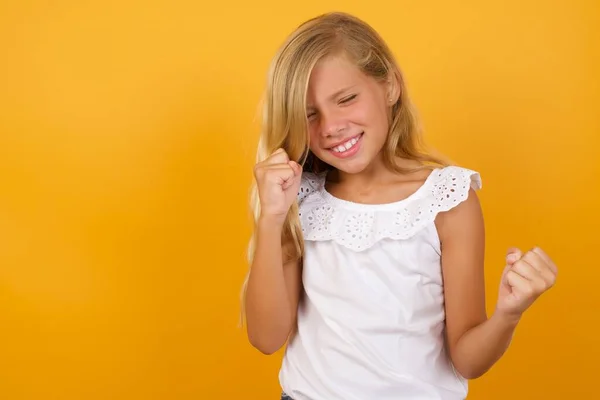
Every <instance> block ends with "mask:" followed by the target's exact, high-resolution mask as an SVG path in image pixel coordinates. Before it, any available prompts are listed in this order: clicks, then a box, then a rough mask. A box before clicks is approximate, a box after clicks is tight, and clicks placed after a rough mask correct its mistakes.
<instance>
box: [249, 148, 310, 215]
mask: <svg viewBox="0 0 600 400" xmlns="http://www.w3.org/2000/svg"><path fill="white" fill-rule="evenodd" d="M254 177H255V179H256V183H257V186H258V196H259V199H260V208H261V216H267V217H274V218H276V219H281V222H283V221H284V220H285V217H286V215H287V212H288V210H289V209H290V206H291V205H292V203H293V202H294V200H295V199H296V197H297V196H298V190H299V189H300V180H301V177H302V167H301V166H300V165H299V164H298V163H296V162H295V161H290V158H289V157H288V155H287V153H286V152H285V150H283V149H278V150H276V151H275V152H274V153H273V154H271V156H269V158H267V159H266V160H264V161H262V162H260V163H258V164H256V166H255V167H254Z"/></svg>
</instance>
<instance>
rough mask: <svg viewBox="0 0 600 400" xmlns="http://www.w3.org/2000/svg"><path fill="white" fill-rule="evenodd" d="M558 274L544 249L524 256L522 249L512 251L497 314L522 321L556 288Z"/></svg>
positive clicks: (500, 292) (510, 251) (503, 280)
mask: <svg viewBox="0 0 600 400" xmlns="http://www.w3.org/2000/svg"><path fill="white" fill-rule="evenodd" d="M557 273H558V269H557V268H556V265H555V264H554V262H553V261H552V259H551V258H550V257H549V256H548V255H547V254H546V253H545V252H544V251H543V250H542V249H540V248H538V247H536V248H534V249H532V250H530V251H528V252H527V253H525V254H524V255H523V254H522V253H521V251H520V250H519V249H515V248H511V249H509V250H508V252H507V255H506V268H505V269H504V273H503V274H502V282H501V283H500V291H499V294H498V305H497V307H496V309H497V311H498V312H501V313H503V314H506V315H508V316H512V317H516V318H520V317H521V315H522V314H523V312H525V310H527V309H528V308H529V306H531V304H533V302H534V301H535V300H536V299H537V298H538V297H539V296H540V295H541V294H542V293H544V292H546V291H547V290H548V289H550V288H551V287H552V286H554V283H555V282H556V275H557Z"/></svg>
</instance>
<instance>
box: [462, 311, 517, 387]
mask: <svg viewBox="0 0 600 400" xmlns="http://www.w3.org/2000/svg"><path fill="white" fill-rule="evenodd" d="M518 322H519V319H518V318H512V317H508V316H505V315H502V314H501V313H498V312H496V313H494V314H493V315H492V317H491V318H489V319H487V320H486V321H485V322H483V323H481V324H480V325H478V326H476V327H474V328H472V329H470V330H468V331H467V332H466V333H464V334H463V335H462V336H461V337H460V339H459V340H458V341H457V342H456V344H455V346H454V350H453V351H452V361H453V363H454V366H455V367H456V369H457V370H458V372H459V373H460V374H461V375H462V376H463V377H465V378H467V379H475V378H478V377H480V376H481V375H483V374H484V373H485V372H487V371H488V370H489V369H490V368H491V367H492V366H493V365H494V364H495V363H496V362H497V361H498V360H499V359H500V358H501V357H502V355H503V354H504V353H505V352H506V350H507V349H508V346H509V345H510V342H511V340H512V337H513V334H514V331H515V329H516V327H517V324H518Z"/></svg>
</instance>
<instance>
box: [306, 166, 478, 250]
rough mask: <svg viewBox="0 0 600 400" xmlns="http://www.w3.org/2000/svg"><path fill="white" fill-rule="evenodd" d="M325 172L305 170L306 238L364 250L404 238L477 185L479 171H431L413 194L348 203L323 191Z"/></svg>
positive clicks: (448, 208)
mask: <svg viewBox="0 0 600 400" xmlns="http://www.w3.org/2000/svg"><path fill="white" fill-rule="evenodd" d="M324 183H325V175H324V174H320V175H315V174H305V177H303V182H302V184H301V187H300V192H299V193H298V201H299V203H300V222H301V225H302V230H303V234H304V239H305V240H308V241H326V240H334V241H335V242H337V243H339V244H341V245H343V246H345V247H347V248H349V249H352V250H355V251H362V250H365V249H368V248H369V247H371V246H373V245H374V244H375V243H377V242H378V241H380V240H382V239H386V238H389V239H407V238H410V237H411V236H413V235H415V234H416V233H417V232H419V231H420V230H421V229H423V228H424V227H426V226H427V225H429V224H431V223H432V222H434V220H435V218H436V216H437V214H438V213H440V212H444V211H448V210H450V209H452V208H453V207H455V206H457V205H458V204H460V203H461V202H463V201H464V200H466V199H467V197H468V193H469V189H470V188H473V189H475V190H478V189H480V188H481V178H480V176H479V173H477V172H475V171H471V170H469V169H465V168H460V167H454V166H452V167H446V168H442V169H436V170H434V171H433V172H432V173H431V175H430V177H429V178H428V179H427V181H426V182H425V183H424V184H423V186H421V188H420V189H419V190H417V192H415V193H414V194H413V195H411V196H409V197H408V198H406V199H405V200H401V201H399V202H395V203H390V204H382V205H375V204H373V205H371V204H358V203H350V202H346V201H344V200H340V199H337V198H334V197H333V196H331V195H330V194H329V193H328V192H327V191H325V189H324Z"/></svg>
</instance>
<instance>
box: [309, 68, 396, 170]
mask: <svg viewBox="0 0 600 400" xmlns="http://www.w3.org/2000/svg"><path fill="white" fill-rule="evenodd" d="M388 87H389V86H388V85H387V84H386V82H379V81H376V80H375V79H373V78H372V77H370V76H367V75H366V74H364V73H363V72H362V71H361V70H360V69H358V68H357V67H356V66H355V65H354V64H352V63H351V62H350V61H348V60H347V59H346V58H345V57H329V58H325V59H323V60H321V61H320V62H319V63H317V65H316V66H315V68H314V69H313V71H312V74H311V77H310V80H309V84H308V92H307V117H308V130H309V135H310V150H311V151H312V152H313V154H314V155H315V156H316V157H318V158H319V159H321V160H322V161H324V162H325V163H327V164H329V165H331V166H332V167H334V168H336V169H338V170H339V171H341V172H345V173H350V174H356V173H360V172H362V171H364V170H365V169H366V168H368V167H369V166H371V165H372V164H373V162H374V161H379V160H380V158H381V149H382V147H383V145H384V143H385V141H386V139H387V135H388V129H389V113H390V106H391V105H392V104H393V103H394V102H395V100H397V98H390V93H389V90H388Z"/></svg>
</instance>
